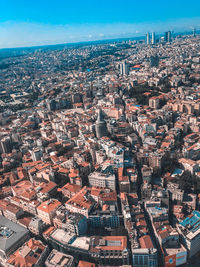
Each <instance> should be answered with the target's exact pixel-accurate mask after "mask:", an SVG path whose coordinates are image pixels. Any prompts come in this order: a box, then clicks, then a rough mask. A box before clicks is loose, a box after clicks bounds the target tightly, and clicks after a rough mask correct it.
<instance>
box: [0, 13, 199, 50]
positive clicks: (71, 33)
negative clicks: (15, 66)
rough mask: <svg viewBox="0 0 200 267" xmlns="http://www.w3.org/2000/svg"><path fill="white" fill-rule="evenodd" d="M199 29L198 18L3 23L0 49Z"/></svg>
mask: <svg viewBox="0 0 200 267" xmlns="http://www.w3.org/2000/svg"><path fill="white" fill-rule="evenodd" d="M199 25H200V18H193V19H179V20H173V21H172V20H171V21H164V22H157V23H137V24H134V23H133V24H131V23H120V22H119V23H111V24H73V25H50V24H39V23H31V22H14V21H7V22H4V23H0V36H1V38H0V48H6V47H20V46H34V45H43V44H59V43H68V42H69V43H72V42H81V41H94V40H99V39H108V38H120V37H134V36H139V35H144V34H145V33H146V32H150V31H155V32H157V33H161V32H164V31H166V30H173V31H182V30H191V27H196V28H198V26H199Z"/></svg>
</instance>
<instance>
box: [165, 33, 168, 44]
mask: <svg viewBox="0 0 200 267" xmlns="http://www.w3.org/2000/svg"><path fill="white" fill-rule="evenodd" d="M167 37H168V32H165V34H164V41H165V42H167Z"/></svg>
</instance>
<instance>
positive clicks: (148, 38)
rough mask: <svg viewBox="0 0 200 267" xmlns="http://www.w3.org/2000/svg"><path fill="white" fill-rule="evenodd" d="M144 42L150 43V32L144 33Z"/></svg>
mask: <svg viewBox="0 0 200 267" xmlns="http://www.w3.org/2000/svg"><path fill="white" fill-rule="evenodd" d="M146 44H147V45H149V44H150V34H149V32H148V33H147V34H146Z"/></svg>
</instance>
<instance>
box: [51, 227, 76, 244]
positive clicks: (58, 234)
mask: <svg viewBox="0 0 200 267" xmlns="http://www.w3.org/2000/svg"><path fill="white" fill-rule="evenodd" d="M51 237H52V238H53V239H55V240H57V241H58V242H60V243H62V244H65V245H67V244H69V243H70V242H71V241H72V240H73V239H74V237H75V235H73V234H69V233H68V232H66V231H64V230H63V229H56V230H55V231H54V232H53V233H52V234H51Z"/></svg>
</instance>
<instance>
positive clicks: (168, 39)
mask: <svg viewBox="0 0 200 267" xmlns="http://www.w3.org/2000/svg"><path fill="white" fill-rule="evenodd" d="M171 41H172V34H171V31H168V32H167V42H168V43H170V42H171Z"/></svg>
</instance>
